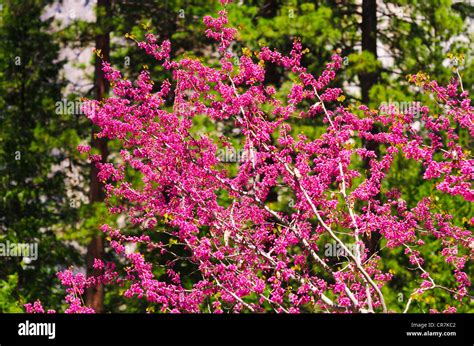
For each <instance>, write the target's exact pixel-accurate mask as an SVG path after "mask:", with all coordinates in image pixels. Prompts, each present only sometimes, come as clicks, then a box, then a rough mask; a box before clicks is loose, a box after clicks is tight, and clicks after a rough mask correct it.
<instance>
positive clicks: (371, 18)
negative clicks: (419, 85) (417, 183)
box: [359, 0, 380, 256]
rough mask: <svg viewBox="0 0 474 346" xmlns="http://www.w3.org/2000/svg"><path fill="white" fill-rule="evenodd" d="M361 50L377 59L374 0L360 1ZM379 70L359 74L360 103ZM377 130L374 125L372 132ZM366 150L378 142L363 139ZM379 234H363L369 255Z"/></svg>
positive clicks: (365, 101) (366, 101)
mask: <svg viewBox="0 0 474 346" xmlns="http://www.w3.org/2000/svg"><path fill="white" fill-rule="evenodd" d="M362 50H363V51H368V52H370V53H372V54H373V56H374V57H375V59H377V2H376V0H363V1H362ZM378 78H379V72H377V71H375V72H364V73H361V74H359V80H360V88H361V96H362V103H363V104H366V105H368V104H369V102H370V95H369V92H370V89H371V88H372V87H373V86H374V84H375V83H377V80H378ZM378 131H379V130H378V129H377V127H376V126H375V127H374V129H373V131H372V132H373V133H376V132H378ZM364 144H365V147H366V148H367V150H372V151H375V153H376V154H377V156H378V154H379V153H380V150H379V147H378V144H377V143H376V142H374V141H365V143H364ZM369 162H370V160H365V162H364V165H365V169H366V170H367V171H369ZM368 174H370V173H368ZM379 241H380V234H379V233H372V234H368V235H365V236H364V243H365V247H366V248H367V249H368V250H369V253H368V255H369V256H371V255H373V254H374V253H375V252H377V251H378V250H379V248H380V247H379Z"/></svg>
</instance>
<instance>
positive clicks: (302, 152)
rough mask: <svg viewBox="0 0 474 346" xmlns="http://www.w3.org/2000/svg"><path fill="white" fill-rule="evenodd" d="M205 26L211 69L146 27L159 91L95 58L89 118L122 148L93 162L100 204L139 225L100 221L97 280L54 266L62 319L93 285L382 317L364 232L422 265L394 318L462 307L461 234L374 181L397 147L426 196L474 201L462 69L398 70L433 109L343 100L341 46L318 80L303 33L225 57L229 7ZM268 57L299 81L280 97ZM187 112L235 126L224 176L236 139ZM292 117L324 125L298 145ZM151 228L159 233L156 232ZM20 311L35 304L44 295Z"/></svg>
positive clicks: (422, 204) (144, 78)
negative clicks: (112, 158) (237, 153)
mask: <svg viewBox="0 0 474 346" xmlns="http://www.w3.org/2000/svg"><path fill="white" fill-rule="evenodd" d="M221 2H222V3H223V4H224V5H225V3H226V2H228V1H221ZM204 23H205V25H206V26H207V30H206V32H205V33H206V36H207V37H209V38H212V39H214V40H216V41H217V43H218V51H219V53H220V60H219V63H218V66H217V67H209V66H206V65H204V64H203V63H202V62H201V61H200V60H198V59H192V58H183V59H181V60H179V61H172V60H170V57H169V54H170V49H171V45H170V42H169V41H163V42H161V43H158V41H157V38H156V37H155V36H154V35H153V34H148V35H147V36H146V41H145V42H139V43H138V46H139V47H140V48H142V49H144V50H145V51H146V53H147V54H150V55H152V56H154V57H155V58H156V60H157V61H158V62H159V63H160V64H161V65H162V66H163V67H164V68H165V69H166V70H169V71H171V72H172V80H171V81H168V80H167V81H164V82H163V83H162V85H161V86H160V88H159V91H158V92H153V88H154V83H153V81H152V80H151V78H150V74H149V73H148V72H147V70H144V71H143V72H142V73H141V74H140V76H139V78H138V80H137V81H136V83H134V84H133V83H132V82H130V81H129V80H126V79H124V78H122V76H121V74H120V72H119V71H117V70H115V69H114V68H113V67H112V66H110V64H108V63H106V62H104V64H103V70H104V72H105V74H106V77H107V79H108V80H109V82H110V83H111V85H112V87H113V92H114V96H113V97H110V98H108V99H106V100H104V101H103V102H98V101H89V102H88V103H87V105H86V106H87V107H85V111H86V114H87V116H88V117H89V118H90V119H91V121H92V122H93V123H94V124H96V125H98V126H99V127H100V128H101V132H100V133H99V136H100V137H106V138H108V139H110V140H116V141H118V142H119V143H120V144H121V146H122V150H121V151H120V159H119V160H116V162H115V163H112V162H109V163H101V158H100V156H98V155H94V154H90V155H89V157H90V159H91V160H92V162H94V164H95V165H97V167H98V168H99V171H100V173H99V178H100V179H101V180H102V181H103V182H104V183H105V184H106V191H107V195H108V204H109V209H110V213H112V214H126V215H127V216H128V219H129V220H130V222H131V223H132V224H133V225H136V226H138V228H139V229H140V233H139V234H134V235H133V234H130V232H127V230H126V229H116V228H115V227H112V226H111V225H107V224H106V225H103V226H102V228H101V229H102V231H103V232H104V233H106V235H107V237H108V240H109V242H110V247H111V248H112V249H113V250H114V251H115V253H116V254H117V255H118V256H120V257H121V258H122V259H123V263H124V265H123V267H121V268H115V267H114V266H113V265H111V264H104V263H103V262H101V261H98V260H97V261H96V263H95V268H96V269H98V270H103V275H100V276H97V277H87V278H86V277H85V276H84V275H82V274H74V273H73V272H72V270H66V271H64V272H61V273H59V274H58V276H59V278H60V280H61V282H62V284H63V285H65V286H66V287H67V292H68V296H67V297H66V300H67V302H68V303H69V304H70V306H69V308H68V309H67V310H66V312H93V310H92V309H91V308H89V307H86V306H84V305H83V304H82V302H81V297H80V296H81V294H83V293H84V290H85V289H86V288H87V287H89V286H91V285H95V284H97V283H98V282H101V283H104V284H109V285H122V286H124V287H125V288H126V290H125V293H124V295H125V296H126V297H128V298H132V297H136V298H139V299H146V300H147V301H148V302H150V303H153V304H154V305H155V306H157V307H159V309H161V311H163V312H167V311H169V312H215V313H220V312H223V311H231V312H244V311H246V312H261V311H272V310H273V311H276V312H290V313H296V312H300V311H315V312H317V311H320V312H388V311H389V309H388V308H387V305H388V303H389V302H387V300H386V297H385V295H384V286H385V285H386V284H387V283H388V282H389V281H391V280H392V279H393V278H394V274H393V273H391V272H389V271H387V272H384V271H383V270H382V269H381V263H383V260H384V259H383V257H381V256H380V253H375V254H372V255H369V254H368V250H366V249H365V247H364V241H363V239H364V237H370V235H371V234H374V233H378V234H380V235H381V236H382V239H383V242H384V243H385V246H386V248H388V249H395V248H403V249H404V255H405V256H406V258H407V261H408V262H407V263H409V265H410V267H411V269H412V270H415V271H416V272H417V273H418V274H419V279H418V281H419V286H418V288H417V289H416V290H415V291H413V292H412V295H411V296H410V297H409V299H407V301H406V305H405V308H404V309H403V311H404V312H408V311H410V304H411V303H412V301H413V299H414V298H415V297H416V296H417V295H423V294H424V293H425V292H427V291H431V292H432V294H435V295H436V292H438V291H446V292H448V293H449V294H450V295H451V296H452V299H453V300H459V301H463V300H468V299H469V297H470V296H469V294H468V288H469V287H470V284H471V283H470V280H469V279H468V275H467V273H466V262H467V261H468V260H469V258H470V256H471V255H472V248H473V244H474V243H473V237H472V234H471V232H470V231H469V230H467V229H463V228H461V227H458V226H455V225H453V223H452V222H451V220H452V216H451V215H448V214H446V213H443V212H439V211H437V210H436V209H435V208H434V201H433V200H432V199H431V198H430V196H426V198H424V199H422V200H420V201H419V202H418V204H417V205H416V206H415V207H413V208H411V209H409V208H408V206H407V203H406V201H405V200H404V199H403V198H402V196H401V194H400V192H398V191H397V190H396V189H393V188H390V189H386V188H385V187H384V185H383V182H384V178H385V176H386V174H387V172H388V171H389V170H390V168H391V165H392V162H393V160H394V158H395V157H396V156H397V155H398V156H400V157H402V158H403V159H405V160H414V161H417V162H419V164H420V165H419V167H420V170H423V172H424V173H423V178H424V179H426V180H427V181H431V182H432V184H433V187H434V188H435V189H437V190H439V191H440V192H442V193H444V194H446V195H450V196H457V195H459V196H461V197H462V198H464V199H465V200H467V201H471V202H472V201H474V190H473V189H472V179H473V178H474V160H473V159H471V158H470V153H469V152H468V151H467V150H465V149H464V148H463V147H462V145H461V141H460V139H459V138H460V133H462V134H466V135H467V136H470V138H472V136H473V135H474V126H473V107H472V106H471V104H470V100H469V98H468V93H467V92H466V91H464V90H463V85H462V81H461V79H460V77H459V78H456V79H453V80H452V81H451V83H450V84H449V85H448V86H446V87H444V86H440V85H438V84H437V83H436V82H435V81H431V80H430V79H429V78H428V76H426V75H424V74H421V73H419V74H417V75H414V76H410V77H409V80H410V82H412V83H413V84H414V87H417V88H419V90H420V92H425V93H428V94H430V95H432V98H433V100H435V101H436V102H437V103H438V104H439V105H440V106H441V107H443V110H444V111H443V112H442V114H438V115H435V114H433V112H431V111H430V109H429V108H428V107H427V106H423V107H421V109H420V112H419V114H416V111H415V110H414V109H410V110H408V111H407V112H404V113H403V114H402V113H401V112H400V111H399V109H397V108H395V107H391V106H388V107H386V109H383V111H382V112H378V111H377V110H372V109H369V108H368V107H366V106H363V105H362V106H360V107H359V108H358V109H354V108H352V107H348V106H345V105H344V104H343V102H344V97H343V96H342V90H341V89H339V88H331V87H329V84H330V83H331V81H332V80H333V79H334V77H335V75H336V72H337V70H338V69H339V68H340V67H341V61H342V59H341V57H340V56H339V55H337V54H336V55H334V56H333V57H332V61H331V62H330V63H328V64H327V65H326V69H325V70H324V72H323V73H322V74H321V75H320V76H318V77H315V76H313V75H311V74H310V73H308V72H307V70H306V69H305V67H303V66H301V64H300V61H301V57H302V55H303V54H304V51H303V50H302V45H301V43H300V42H299V41H295V42H294V45H293V49H292V51H291V53H290V54H289V55H288V56H285V55H282V54H281V53H279V52H277V51H272V50H271V49H269V48H267V47H263V48H261V49H260V51H258V52H254V54H253V55H252V53H250V52H248V51H247V52H244V53H245V54H243V55H242V56H241V57H240V60H239V61H238V64H237V66H235V65H236V64H235V60H234V55H233V54H232V53H231V52H230V46H231V44H232V41H233V40H234V38H235V36H236V34H237V31H236V30H235V29H234V28H231V27H228V23H227V17H226V12H225V11H221V12H219V15H218V17H217V18H213V17H205V18H204ZM266 64H275V65H277V66H280V67H281V68H283V69H285V70H287V71H288V72H289V73H291V74H293V75H294V76H295V80H294V82H293V85H292V87H291V91H290V92H289V93H288V95H286V97H284V98H282V97H277V95H278V93H277V91H276V90H275V88H274V87H272V86H266V85H265V84H264V79H265V65H266ZM170 99H172V100H173V101H172V105H171V106H169V104H168V103H169V100H170ZM306 104H310V106H309V107H306V106H305V105H306ZM198 115H199V116H202V115H204V116H206V117H208V118H209V119H211V120H212V121H214V122H219V121H224V120H226V121H233V122H234V126H235V128H237V129H239V131H240V133H241V134H242V145H243V158H242V160H241V161H240V162H239V163H238V164H237V169H236V171H235V170H231V169H230V168H229V166H226V165H225V164H224V163H223V162H221V160H219V151H220V150H222V149H223V148H229V147H231V146H232V144H231V143H230V142H229V140H228V139H227V138H226V137H224V136H220V137H218V138H213V137H212V136H211V135H205V134H203V135H197V134H196V132H195V131H194V130H193V126H194V121H193V120H194V118H195V117H196V116H198ZM290 117H291V118H294V119H300V118H311V119H314V118H318V117H322V119H323V120H324V123H325V124H326V126H325V131H324V133H322V134H321V135H320V136H319V137H317V138H308V137H306V136H305V135H303V134H299V135H298V136H296V138H295V136H292V135H291V126H290V125H289V123H288V120H289V118H290ZM419 124H421V126H419ZM375 126H377V128H378V129H379V131H377V132H374V131H373V129H374V127H375ZM368 140H370V141H374V142H376V143H378V144H379V146H380V148H381V150H380V152H381V154H380V157H378V156H377V154H376V153H375V152H374V151H371V150H368V149H366V148H364V146H363V145H362V144H361V143H364V142H365V141H368ZM89 149H90V148H89V147H87V146H80V147H79V150H80V151H83V152H88V151H89ZM361 160H369V162H370V169H369V170H367V171H364V170H357V169H355V167H357V162H360V161H361ZM130 171H135V172H136V174H138V176H139V177H140V179H139V182H137V181H135V182H134V181H133V180H132V179H131V178H130ZM272 189H284V190H285V191H287V193H288V194H289V195H291V196H292V200H293V203H292V204H291V208H290V209H289V211H288V210H280V209H281V208H280V209H278V208H275V206H274V204H273V203H270V202H269V194H270V192H271V191H272ZM381 196H382V197H383V198H381ZM469 222H470V224H471V225H473V224H474V218H473V219H471V220H470V221H469ZM157 234H160V235H165V236H166V239H167V241H166V242H165V241H162V240H159V241H158V240H156V238H157V237H156V235H157ZM160 239H164V238H163V237H162V238H160ZM435 240H439V241H440V244H441V245H440V246H441V248H440V251H439V252H438V253H436V254H435V255H436V256H439V257H443V258H444V260H445V262H446V263H448V264H449V265H451V266H452V275H451V276H452V277H453V278H454V279H455V280H452V281H451V285H448V286H446V285H444V283H439V282H436V281H435V280H434V279H433V277H432V273H431V269H430V268H429V266H427V265H426V263H425V259H424V258H423V256H422V254H421V253H422V251H421V250H422V249H423V247H424V246H425V245H426V244H427V243H429V242H433V241H435ZM328 242H333V244H335V246H336V247H337V249H338V251H339V250H340V251H341V253H342V256H341V258H340V261H334V258H331V256H329V255H328V254H327V253H326V252H325V251H324V247H325V244H327V243H328ZM130 244H134V245H135V246H134V247H133V246H132V247H131V246H130ZM178 250H179V251H178ZM404 260H405V259H403V258H401V259H400V261H404ZM182 261H185V262H188V263H189V265H191V266H193V268H195V271H196V272H197V273H198V274H199V279H197V280H195V281H194V282H191V283H189V282H185V280H183V278H182V277H181V276H180V273H179V270H177V269H176V268H175V265H176V263H177V262H182ZM158 268H164V272H163V271H158ZM471 298H472V297H471ZM26 308H27V311H29V312H43V308H42V306H41V303H40V302H36V303H35V304H33V305H31V304H27V306H26ZM452 311H456V310H455V308H452V307H449V308H447V310H445V312H452ZM433 312H435V311H433Z"/></svg>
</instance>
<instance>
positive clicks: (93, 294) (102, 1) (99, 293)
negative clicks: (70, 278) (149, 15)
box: [86, 0, 111, 313]
mask: <svg viewBox="0 0 474 346" xmlns="http://www.w3.org/2000/svg"><path fill="white" fill-rule="evenodd" d="M110 19H111V18H110V0H98V1H97V19H96V25H97V28H96V30H97V35H96V39H95V47H96V50H100V52H101V54H102V57H103V60H104V61H109V60H110V36H109V31H110V30H109V28H108V25H109V22H107V20H109V21H110ZM108 90H109V84H108V81H107V80H106V79H105V76H104V72H103V71H102V60H101V59H100V58H99V57H96V59H95V97H96V100H98V101H101V100H102V99H103V98H104V97H105V96H106V95H107V93H108ZM91 146H92V148H96V149H98V150H99V152H100V155H101V156H102V162H105V161H106V160H107V156H108V148H107V140H106V139H105V138H96V128H95V126H93V128H92V139H91ZM97 173H98V169H97V168H96V167H95V165H92V168H91V177H90V195H89V201H90V203H91V204H92V203H100V202H103V201H104V198H105V193H104V187H103V184H102V183H101V182H100V181H99V179H98V178H97ZM103 257H104V238H103V235H102V234H96V235H95V236H94V237H93V238H92V240H91V242H90V243H89V246H88V247H87V255H86V266H87V274H88V275H98V274H99V273H97V272H96V270H94V268H93V264H94V259H95V258H98V259H103ZM86 305H87V306H90V307H92V308H93V309H94V310H95V311H96V312H99V313H100V312H103V311H104V287H103V285H102V284H100V285H97V286H96V287H90V288H89V289H87V291H86Z"/></svg>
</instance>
